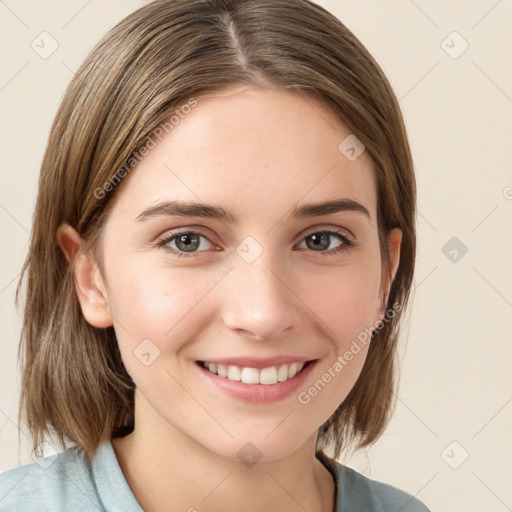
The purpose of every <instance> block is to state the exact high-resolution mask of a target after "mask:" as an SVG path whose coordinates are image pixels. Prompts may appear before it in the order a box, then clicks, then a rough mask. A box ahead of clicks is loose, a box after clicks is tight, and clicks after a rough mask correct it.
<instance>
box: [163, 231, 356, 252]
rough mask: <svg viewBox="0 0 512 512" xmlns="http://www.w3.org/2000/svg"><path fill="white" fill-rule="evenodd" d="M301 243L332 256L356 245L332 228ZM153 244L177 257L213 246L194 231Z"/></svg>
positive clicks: (174, 235) (168, 236)
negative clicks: (335, 242)
mask: <svg viewBox="0 0 512 512" xmlns="http://www.w3.org/2000/svg"><path fill="white" fill-rule="evenodd" d="M333 239H334V240H335V241H337V243H338V245H336V246H334V248H333V247H332V240H333ZM203 241H204V242H203ZM302 243H305V244H306V248H307V249H311V250H312V251H313V252H318V253H320V254H321V255H322V256H334V255H336V254H338V253H340V252H342V251H348V250H350V248H351V247H354V246H355V245H356V242H354V241H353V240H351V239H350V238H349V237H348V236H347V235H345V234H343V232H341V231H337V230H332V229H323V230H318V229H317V230H316V231H311V232H310V233H309V234H307V235H306V236H305V238H303V242H302ZM155 245H157V246H159V247H160V246H164V247H165V248H166V249H168V250H169V251H170V252H171V253H172V254H175V255H177V256H178V258H181V257H191V256H193V254H194V253H197V252H204V251H207V250H208V249H211V247H212V246H213V244H212V243H211V242H210V241H209V240H208V238H206V237H205V236H204V235H201V234H200V233H197V232H195V231H181V232H178V233H176V232H175V233H167V234H166V235H164V236H163V237H162V238H160V239H158V240H157V241H156V242H155Z"/></svg>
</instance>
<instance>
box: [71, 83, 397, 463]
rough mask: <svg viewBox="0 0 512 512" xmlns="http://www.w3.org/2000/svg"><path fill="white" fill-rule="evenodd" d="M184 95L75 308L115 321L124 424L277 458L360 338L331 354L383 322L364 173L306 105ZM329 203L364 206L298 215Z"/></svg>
mask: <svg viewBox="0 0 512 512" xmlns="http://www.w3.org/2000/svg"><path fill="white" fill-rule="evenodd" d="M198 100H199V102H198V105H197V106H196V107H195V108H194V109H192V110H191V112H190V113H189V114H188V115H186V116H185V117H184V118H182V119H181V120H180V122H179V124H177V125H175V126H174V129H173V130H172V131H171V132H169V134H168V135H165V136H164V137H163V138H162V140H161V141H160V142H159V143H158V144H157V145H156V147H154V148H153V149H151V150H150V151H149V153H148V154H147V155H146V156H145V157H144V158H143V160H142V161H141V162H140V163H139V165H138V166H137V168H136V169H135V170H133V171H132V172H131V173H130V174H129V175H128V176H127V177H126V178H124V181H123V183H122V188H121V189H120V190H119V191H118V192H119V195H118V196H117V197H116V202H115V204H114V206H113V209H112V211H111V214H110V216H109V218H108V221H107V223H106V226H105V231H104V233H103V236H102V240H101V244H100V246H99V247H98V255H99V258H98V261H99V262H100V263H99V269H100V271H101V272H100V273H98V274H96V277H97V282H98V283H99V285H98V287H99V289H100V290H101V294H102V296H103V297H104V300H105V309H102V311H103V313H101V311H100V310H99V309H98V308H97V307H96V310H95V311H96V312H94V311H93V310H94V307H95V306H94V304H93V303H92V302H93V301H91V300H90V297H89V299H87V298H84V297H85V296H84V297H82V298H81V303H82V310H83V312H84V315H85V316H86V318H87V320H88V321H89V322H90V323H93V324H96V325H99V326H105V325H108V324H113V326H114V328H115V332H116V336H117V339H118V342H119V347H120V350H121V354H122V357H123V361H124V364H125V366H126V369H127V371H128V373H129V374H130V375H131V377H132V379H133V381H134V382H135V384H136V387H137V390H136V429H137V428H141V429H142V428H147V429H153V431H154V432H158V433H159V434H161V435H162V436H166V435H169V436H171V434H172V435H174V434H179V435H182V436H185V437H186V438H187V439H188V440H189V441H193V442H195V443H197V444H198V445H200V446H202V447H204V448H206V449H207V450H210V451H212V452H214V453H217V454H219V455H222V456H223V457H226V458H229V459H233V460H234V459H235V458H237V453H238V452H239V450H240V449H241V448H242V447H243V446H244V445H246V443H248V442H250V443H252V444H253V445H254V446H256V447H257V449H258V450H259V456H261V457H262V460H272V459H279V458H281V457H284V456H285V455H287V454H289V453H291V452H293V451H294V450H297V449H298V448H299V447H300V446H302V445H303V444H304V443H305V442H306V441H307V440H308V439H311V437H312V436H314V437H315V438H316V433H317V429H318V428H319V427H320V425H321V424H322V423H324V422H325V421H326V420H327V419H328V418H329V416H330V415H331V414H332V413H333V412H334V411H335V409H336V408H337V407H338V406H339V405H340V403H341V402H342V401H343V400H344V398H345V397H346V396H347V394H348V392H349V391H350V389H351V388H352V387H353V385H354V383H355V381H356V379H357V378H358V376H359V374H360V372H361V368H362V366H363V363H364V360H365V358H366V354H367V349H368V345H366V346H365V345H363V344H359V345H360V346H359V351H358V352H357V353H356V354H354V351H352V352H353V357H352V358H351V359H350V360H347V357H343V356H344V354H346V352H347V351H350V348H351V346H353V342H354V340H357V339H358V338H357V337H358V335H360V334H361V333H362V332H364V331H365V329H369V328H371V327H374V326H375V325H376V324H377V323H378V321H379V320H380V319H381V318H382V313H383V311H382V309H381V306H382V303H381V298H382V296H381V292H382V290H383V288H386V290H388V289H389V288H388V287H389V284H390V283H388V282H387V281H386V274H385V272H384V270H385V269H384V267H383V266H382V262H381V253H380V250H379V243H378V231H377V217H376V215H377V211H376V207H377V195H376V186H375V182H374V177H373V171H372V168H371V163H370V159H369V157H368V156H367V154H366V153H365V152H363V153H362V154H361V155H360V156H359V157H358V158H357V159H355V160H353V161H352V160H349V159H348V158H347V157H346V156H345V154H343V153H342V152H341V151H340V150H339V149H338V147H339V145H340V143H341V142H342V141H344V139H346V137H347V136H349V135H350V132H349V130H347V129H346V128H345V127H344V126H343V125H342V124H341V123H340V122H339V120H337V118H336V117H334V115H333V114H332V113H331V112H330V111H329V110H328V109H327V108H326V107H325V106H323V105H322V104H320V103H317V102H315V101H314V100H312V99H305V98H304V97H303V96H301V95H298V94H295V93H292V92H277V91H271V90H265V91H257V90H255V89H252V88H249V87H245V86H243V87H237V88H230V89H227V90H224V91H222V92H219V93H216V94H214V95H208V96H207V97H201V98H198ZM341 200H345V201H348V200H350V201H352V202H353V203H359V205H362V207H363V208H361V207H357V206H356V207H355V208H348V209H339V208H335V207H331V208H330V209H327V208H322V207H318V208H316V209H313V208H309V209H303V207H304V206H305V205H311V204H320V203H326V202H331V201H341ZM177 202H180V203H196V204H198V205H199V206H201V207H202V209H201V208H191V207H189V208H187V207H183V208H181V210H180V209H178V208H177ZM347 204H348V203H347ZM207 205H209V207H208V208H207V207H206V206H207ZM349 206H350V204H349ZM352 206H353V205H352ZM364 210H366V211H367V214H366V213H364ZM221 211H222V212H225V214H226V215H225V216H219V212H221ZM301 211H302V215H301V214H299V213H298V212H301ZM190 214H193V215H190ZM399 242H400V232H399V231H395V232H393V233H392V237H391V238H390V244H391V245H390V250H391V251H392V265H393V273H394V271H395V270H396V265H397V264H398V259H397V256H396V254H398V248H399ZM89 296H90V294H89ZM102 314H103V315H104V318H102V319H101V318H100V316H101V315H102ZM339 357H342V358H343V360H344V363H343V365H342V369H339V366H336V365H335V363H336V362H337V361H338V363H339V364H341V363H340V358H339ZM201 362H207V363H213V364H211V365H209V369H206V368H205V367H204V365H202V364H201ZM292 363H299V364H298V365H297V364H295V365H294V364H292ZM231 367H234V369H233V368H231ZM237 367H238V368H239V369H237ZM272 367H274V368H275V370H273V369H272ZM301 367H302V370H301V371H299V372H298V373H296V374H295V376H293V374H294V369H295V371H297V370H298V369H300V368H301ZM262 369H264V370H262ZM210 370H212V371H213V372H218V373H220V374H221V375H220V376H219V375H218V374H217V375H215V374H214V373H211V372H210ZM224 371H227V372H228V374H227V377H223V376H222V374H223V373H224ZM327 373H328V374H330V375H331V378H330V379H329V378H326V377H325V375H326V374H327ZM290 377H291V378H290ZM239 378H242V379H243V380H245V381H248V382H255V381H254V380H253V379H261V380H262V381H263V382H266V383H260V384H255V383H253V384H250V383H248V382H242V381H240V380H237V379H239ZM232 379H233V380H232ZM276 380H277V383H276ZM319 380H321V381H322V382H323V385H318V381H319ZM315 383H317V387H316V392H314V391H311V389H312V387H314V385H315ZM308 397H309V398H308ZM137 415H138V416H137ZM251 449H254V448H251Z"/></svg>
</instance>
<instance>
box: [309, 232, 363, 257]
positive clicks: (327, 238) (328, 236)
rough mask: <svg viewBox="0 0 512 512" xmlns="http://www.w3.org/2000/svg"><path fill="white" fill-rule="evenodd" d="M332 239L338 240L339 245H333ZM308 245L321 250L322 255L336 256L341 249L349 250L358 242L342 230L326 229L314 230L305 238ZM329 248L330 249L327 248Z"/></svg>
mask: <svg viewBox="0 0 512 512" xmlns="http://www.w3.org/2000/svg"><path fill="white" fill-rule="evenodd" d="M332 239H335V240H337V241H338V245H337V246H335V247H334V248H333V247H332V245H331V244H332ZM304 242H305V243H306V247H307V248H308V249H311V250H312V251H315V252H319V253H320V254H321V255H322V256H334V255H336V254H338V253H340V252H341V251H348V250H350V248H351V247H354V246H355V245H356V243H355V242H354V241H353V240H351V239H350V238H349V237H348V236H347V235H345V234H343V233H342V232H341V231H338V230H332V229H324V230H321V231H312V232H310V233H309V234H307V235H306V237H305V238H304ZM327 249H329V250H327Z"/></svg>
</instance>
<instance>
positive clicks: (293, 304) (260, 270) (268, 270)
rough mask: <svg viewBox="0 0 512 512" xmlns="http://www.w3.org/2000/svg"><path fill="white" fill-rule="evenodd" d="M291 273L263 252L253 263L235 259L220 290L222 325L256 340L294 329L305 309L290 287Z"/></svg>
mask: <svg viewBox="0 0 512 512" xmlns="http://www.w3.org/2000/svg"><path fill="white" fill-rule="evenodd" d="M264 254H265V253H264ZM291 274H292V272H291V271H290V270H288V271H286V270H285V269H284V268H283V267H282V266H279V267H277V266H276V264H275V261H274V263H273V264H272V262H271V261H269V259H268V258H266V257H265V256H264V255H261V256H260V257H259V258H258V259H257V260H256V261H254V262H253V263H246V262H245V261H238V262H237V263H236V264H235V267H234V268H233V269H232V271H231V272H230V273H229V276H227V279H225V280H224V281H223V285H222V289H221V290H220V293H221V294H222V304H223V306H222V317H223V321H224V324H225V325H226V327H227V328H228V329H230V330H231V331H234V332H236V333H237V334H239V335H240V336H243V337H246V338H252V339H255V340H260V341H263V340H265V341H267V340H268V341H273V340H278V339H279V338H282V337H283V336H287V335H290V334H291V333H292V332H293V331H297V332H298V331H299V330H300V326H299V324H300V322H301V321H302V319H303V318H304V310H305V309H307V308H305V307H304V303H303V302H302V301H301V299H300V297H299V296H298V295H297V290H295V289H294V288H297V286H293V276H292V275H291ZM295 284H296V283H295Z"/></svg>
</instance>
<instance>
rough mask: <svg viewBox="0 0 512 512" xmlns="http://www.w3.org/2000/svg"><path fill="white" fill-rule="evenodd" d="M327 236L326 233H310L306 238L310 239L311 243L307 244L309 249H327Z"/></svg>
mask: <svg viewBox="0 0 512 512" xmlns="http://www.w3.org/2000/svg"><path fill="white" fill-rule="evenodd" d="M329 236H330V235H328V234H327V233H321V234H320V235H316V234H315V235H310V236H309V237H308V239H311V240H312V241H313V243H312V244H311V245H310V244H309V243H308V244H307V245H308V246H309V248H310V249H313V250H318V248H320V249H328V248H329Z"/></svg>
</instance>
